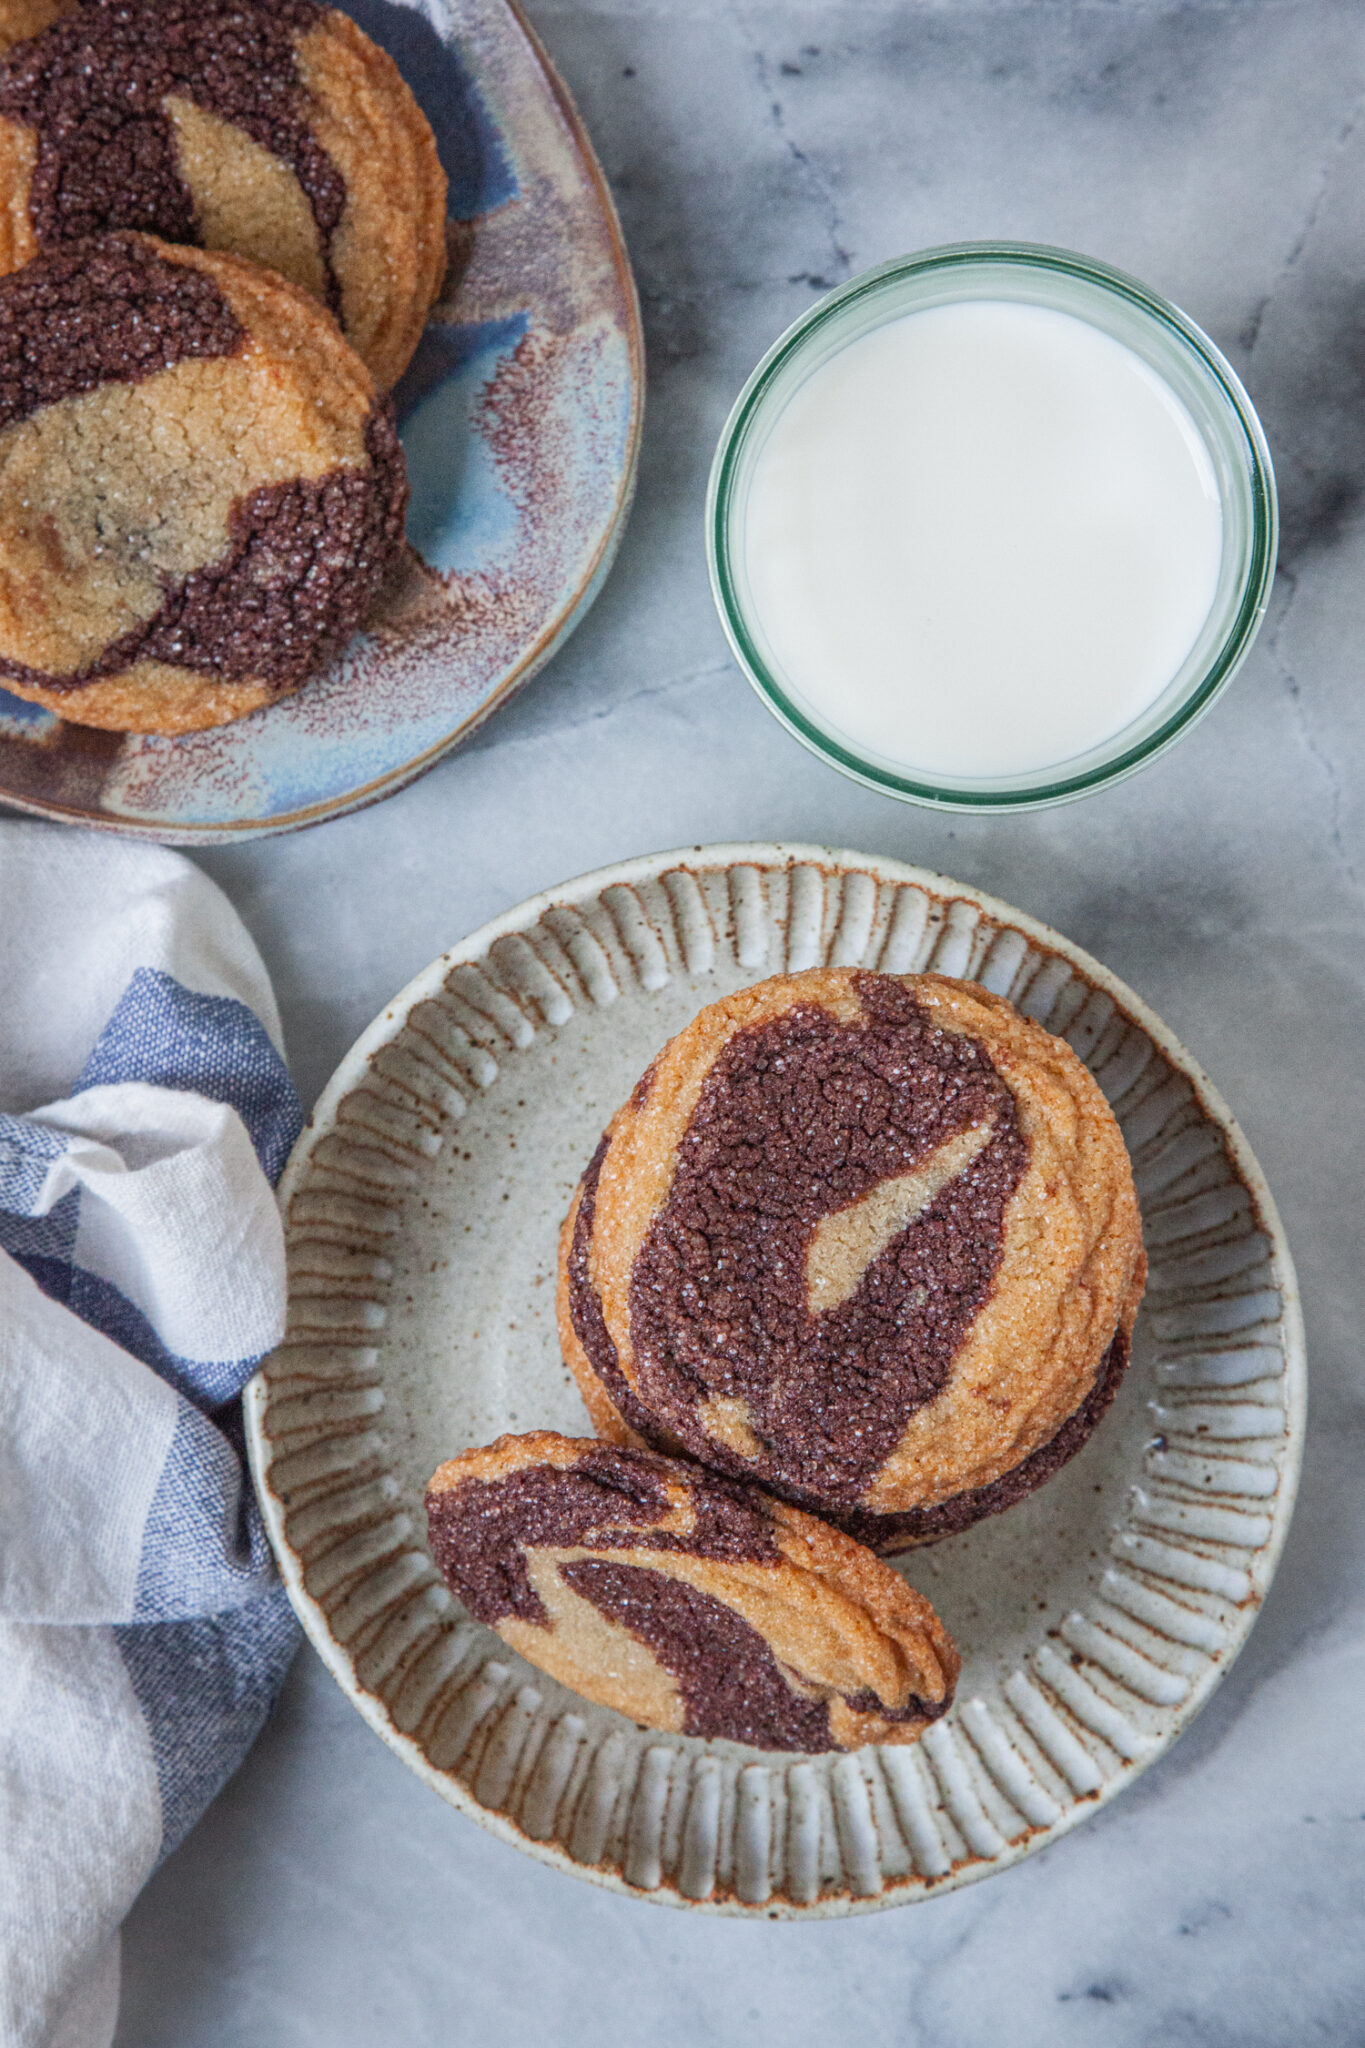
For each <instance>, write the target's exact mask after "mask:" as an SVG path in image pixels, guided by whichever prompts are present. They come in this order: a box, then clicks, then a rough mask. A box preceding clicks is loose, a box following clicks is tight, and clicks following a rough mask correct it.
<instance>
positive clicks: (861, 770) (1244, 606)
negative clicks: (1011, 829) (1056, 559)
mask: <svg viewBox="0 0 1365 2048" xmlns="http://www.w3.org/2000/svg"><path fill="white" fill-rule="evenodd" d="M993 263H995V264H999V265H1000V266H1001V267H1002V269H1003V268H1004V267H1006V266H1010V267H1013V268H1015V269H1018V268H1020V267H1023V268H1027V269H1030V270H1035V271H1038V272H1040V273H1042V274H1044V275H1046V274H1047V273H1049V272H1051V273H1057V274H1060V275H1062V276H1065V277H1067V278H1071V279H1076V280H1079V281H1080V282H1081V283H1082V284H1087V285H1091V286H1095V287H1098V288H1099V289H1100V290H1101V291H1104V292H1106V293H1108V294H1110V295H1111V296H1113V297H1115V298H1117V299H1120V300H1122V301H1124V302H1126V303H1127V304H1128V305H1129V306H1131V307H1133V308H1135V309H1136V310H1137V311H1138V312H1139V314H1141V315H1143V316H1145V317H1146V318H1147V319H1149V320H1151V321H1153V322H1155V323H1156V325H1157V326H1158V328H1160V329H1161V330H1162V331H1163V332H1164V333H1165V334H1166V335H1167V336H1173V337H1174V338H1175V340H1176V342H1177V344H1178V345H1179V346H1180V347H1182V348H1183V349H1184V350H1185V352H1186V353H1187V355H1188V356H1192V357H1193V358H1194V360H1195V362H1196V363H1197V364H1198V366H1199V368H1200V369H1201V370H1202V371H1203V373H1204V375H1205V376H1206V377H1207V378H1208V379H1209V380H1210V381H1211V382H1212V384H1213V385H1214V386H1215V387H1216V389H1217V391H1218V392H1219V393H1220V394H1221V396H1222V398H1223V400H1224V401H1225V403H1226V406H1227V409H1228V412H1229V414H1230V416H1231V418H1232V419H1233V420H1234V421H1235V422H1236V426H1237V430H1238V439H1239V443H1240V448H1241V451H1242V452H1243V453H1244V455H1245V459H1246V468H1247V479H1248V485H1249V513H1250V520H1249V528H1250V538H1249V544H1248V547H1247V564H1246V572H1245V575H1244V578H1243V584H1242V592H1241V599H1240V602H1239V604H1238V606H1237V610H1236V612H1235V614H1234V615H1233V617H1232V619H1231V621H1230V623H1229V625H1228V628H1227V630H1226V632H1225V634H1224V636H1223V639H1222V642H1221V644H1220V646H1219V647H1218V648H1217V650H1216V652H1215V653H1214V654H1213V655H1212V657H1211V658H1210V660H1209V661H1208V663H1207V664H1206V666H1205V667H1204V670H1203V672H1202V674H1201V675H1200V676H1199V679H1198V681H1197V682H1195V683H1194V684H1193V685H1192V686H1191V687H1190V688H1189V689H1188V690H1187V691H1186V693H1185V694H1184V695H1183V696H1182V697H1181V698H1180V699H1179V701H1178V702H1177V703H1176V704H1174V705H1173V706H1172V708H1171V710H1170V712H1169V714H1168V715H1167V717H1166V718H1165V719H1164V720H1163V721H1162V723H1161V724H1160V725H1159V726H1158V727H1157V728H1156V729H1155V730H1154V731H1152V732H1150V733H1148V734H1146V735H1145V736H1144V737H1143V738H1142V739H1140V740H1137V741H1135V742H1134V743H1133V744H1132V745H1130V746H1129V747H1127V748H1125V749H1123V750H1122V751H1121V752H1118V753H1116V754H1114V755H1113V756H1112V757H1110V758H1108V759H1106V760H1103V761H1101V762H1098V763H1096V764H1093V765H1092V766H1090V767H1088V768H1086V769H1084V770H1082V771H1080V772H1078V773H1076V774H1073V775H1065V774H1062V775H1058V776H1057V777H1056V779H1054V780H1049V781H1046V782H1043V781H1036V782H1033V783H1029V784H1026V785H1021V786H1019V787H1016V788H1009V787H1000V788H979V789H972V788H964V787H960V786H955V785H953V784H951V783H949V784H941V783H940V784H935V783H932V782H927V781H919V780H916V778H915V777H914V776H913V775H900V774H897V773H895V772H894V771H892V770H891V769H888V768H884V767H882V766H880V765H878V764H876V763H873V762H870V761H867V760H865V759H863V758H862V757H861V756H859V755H858V754H856V753H854V752H853V751H851V750H850V749H849V748H848V747H846V746H844V745H843V744H841V742H840V741H839V740H837V739H835V738H833V737H832V735H831V734H830V733H828V732H827V731H825V730H824V728H823V727H821V726H819V725H817V724H816V723H815V722H814V721H813V720H812V719H811V718H810V717H809V716H808V715H807V714H806V713H805V712H804V711H803V710H801V709H800V707H799V706H797V705H796V704H794V703H793V702H792V701H791V699H790V698H789V697H788V696H787V694H786V692H785V691H784V689H783V687H782V685H781V684H780V683H779V682H778V681H777V679H776V677H775V676H774V675H773V674H772V672H771V670H770V669H769V667H768V665H767V663H766V661H765V660H764V657H763V655H762V654H761V653H760V651H759V648H758V646H757V644H756V642H755V640H754V637H753V635H752V634H751V632H750V630H749V625H748V621H747V619H746V617H745V611H744V606H743V603H742V602H741V600H740V597H739V594H738V591H737V588H736V580H735V577H734V573H733V570H732V567H731V551H730V513H731V507H732V502H733V494H734V488H735V482H736V477H737V474H738V469H739V463H740V460H741V457H742V455H743V453H744V450H745V447H746V443H747V440H748V436H749V434H750V431H751V429H752V427H753V425H754V423H755V421H756V419H757V417H758V415H759V413H760V411H761V409H762V407H763V404H764V401H765V400H766V398H767V396H768V393H769V391H770V390H771V388H772V386H773V384H774V382H775V381H776V379H777V378H778V376H779V375H780V374H781V373H782V371H783V370H784V369H785V368H786V366H787V365H788V363H790V361H791V360H792V358H793V357H794V356H796V355H798V354H799V353H800V352H801V351H802V350H803V349H804V348H805V347H806V346H807V344H808V343H809V342H810V340H811V338H812V336H814V335H815V334H817V333H819V332H820V331H822V330H823V329H824V328H826V327H827V326H828V325H829V324H830V322H831V321H833V320H835V319H837V318H838V317H840V316H841V315H842V314H844V313H845V312H846V311H847V310H848V309H849V308H850V307H852V306H856V305H858V304H859V303H861V302H862V301H864V300H868V299H873V298H875V297H876V296H877V295H878V294H880V293H881V292H883V291H884V290H886V288H887V287H888V286H890V285H894V284H898V283H900V282H902V281H903V280H905V279H907V278H911V277H918V276H926V275H929V274H932V273H934V272H944V271H951V270H953V269H958V268H965V267H967V266H968V265H970V266H973V267H976V266H981V265H990V264H993ZM890 317H893V318H894V317H896V316H895V315H891V316H890ZM1078 317H1079V316H1078ZM1278 535H1279V511H1278V505H1277V501H1276V494H1275V472H1274V466H1273V464H1272V462H1271V457H1270V450H1269V448H1268V446H1267V445H1266V439H1265V434H1264V432H1263V431H1262V428H1261V423H1260V421H1259V419H1258V418H1257V417H1256V411H1255V408H1254V407H1253V405H1252V403H1251V400H1250V399H1249V398H1248V396H1247V394H1246V391H1245V390H1244V389H1243V386H1242V382H1241V379H1240V378H1239V377H1238V375H1237V373H1236V371H1235V370H1234V369H1233V367H1232V365H1231V364H1230V363H1229V362H1228V361H1227V359H1226V357H1225V356H1224V355H1223V354H1222V352H1221V350H1219V349H1218V348H1217V347H1216V346H1215V345H1214V343H1213V342H1212V341H1210V339H1209V337H1208V336H1207V335H1206V334H1205V333H1204V332H1203V330H1202V329H1201V328H1199V327H1197V326H1196V325H1195V323H1194V321H1193V320H1191V319H1189V318H1188V317H1187V315H1186V314H1184V313H1182V312H1181V311H1180V309H1179V307H1178V306H1174V305H1172V304H1171V303H1170V302H1169V301H1168V300H1166V299H1163V298H1160V297H1159V296H1158V295H1157V294H1156V293H1155V292H1151V291H1149V290H1148V289H1147V287H1146V286H1145V285H1143V284H1141V283H1139V282H1138V280H1137V279H1136V278H1133V277H1129V276H1128V275H1127V274H1126V273H1125V272H1124V271H1121V270H1115V269H1113V268H1112V267H1111V266H1110V265H1109V264H1107V263H1101V262H1098V261H1097V260H1095V259H1094V258H1091V257H1088V256H1081V255H1078V254H1076V253H1075V252H1074V251H1073V250H1070V249H1056V248H1051V247H1048V246H1047V245H1046V244H1041V243H1033V242H952V243H946V244H944V245H942V246H940V247H937V248H933V249H924V250H921V251H919V252H918V253H917V254H915V255H911V256H898V257H893V258H892V259H891V261H890V262H888V263H882V264H878V265H877V267H876V268H875V269H872V270H866V271H863V272H861V273H860V274H859V275H858V276H857V277H854V278H850V279H849V281H848V283H847V284H843V285H840V286H839V287H838V288H837V289H836V290H834V291H832V292H829V293H827V294H826V296H825V297H824V298H822V299H820V300H819V301H818V302H817V303H816V304H815V305H814V306H812V307H810V309H809V310H808V311H807V312H805V313H803V314H802V315H801V317H800V319H798V320H796V321H794V322H793V324H792V325H791V326H790V327H789V328H788V329H787V330H786V332H785V333H784V334H782V335H780V336H779V337H778V339H777V340H776V341H775V342H774V343H773V345H772V347H771V348H770V349H769V350H768V352H767V354H766V355H765V356H764V357H763V358H762V360H761V361H760V362H759V363H758V365H757V367H756V368H755V369H754V371H753V373H752V374H751V376H750V377H749V379H748V381H747V382H746V383H745V385H744V388H743V390H742V391H741V392H740V394H739V397H738V398H737V399H736V400H735V403H734V405H733V407H732V408H731V411H730V416H729V418H728V419H727V420H726V422H725V426H724V428H723V429H722V431H721V436H720V440H719V443H718V444H717V448H716V454H715V458H714V460H713V462H712V465H711V475H710V481H709V484H708V487H707V494H706V557H707V567H708V569H709V571H710V577H711V591H712V595H713V597H714V599H715V602H716V609H717V611H718V612H719V614H720V621H721V625H722V627H723V628H724V631H725V635H726V638H727V639H728V641H729V643H730V647H731V650H732V652H733V653H734V655H735V658H736V660H737V661H738V662H739V665H740V667H741V668H742V669H743V671H744V673H745V675H746V676H747V678H748V680H749V682H750V683H751V684H752V685H753V688H754V689H755V690H756V691H757V693H758V695H759V697H760V698H761V699H762V701H763V702H764V703H765V704H766V705H767V707H768V709H769V710H770V711H771V712H772V713H773V715H774V716H775V717H776V718H777V719H778V720H780V722H781V723H782V724H783V725H784V726H785V727H786V728H787V730H788V732H790V733H791V734H792V735H793V737H794V738H795V739H798V740H800V741H801V743H802V744H803V745H804V746H806V747H808V748H809V749H810V751H811V752H812V753H813V754H816V755H818V756H819V758H820V759H821V760H823V761H825V762H827V763H828V764H829V765H830V766H831V767H834V768H838V769H840V770H841V771H842V772H843V773H844V774H845V775H849V776H851V777H852V778H853V779H854V781H856V782H861V783H863V784H865V786H866V787H867V788H869V789H875V790H880V791H881V792H882V793H883V794H884V795H888V796H895V797H900V798H902V799H903V800H905V801H906V802H909V803H918V804H928V805H932V806H934V807H936V808H938V809H940V810H953V811H1017V810H1036V809H1040V808H1041V807H1043V806H1044V805H1050V804H1058V803H1066V802H1069V801H1070V800H1072V799H1073V798H1076V797H1081V796H1087V795H1089V794H1090V793H1091V792H1092V791H1094V790H1096V789H1100V788H1103V787H1105V786H1107V785H1108V784H1109V783H1112V782H1118V781H1121V780H1123V779H1124V778H1125V777H1127V776H1129V775H1132V774H1135V773H1136V772H1137V770H1138V769H1139V768H1144V767H1146V765H1147V764H1148V762H1150V761H1153V760H1155V759H1156V757H1157V756H1158V755H1159V754H1164V753H1165V752H1166V751H1167V749H1168V748H1169V747H1171V746H1173V745H1174V743H1175V741H1176V740H1178V739H1179V738H1180V737H1181V735H1182V734H1184V733H1186V732H1188V731H1189V729H1190V727H1191V726H1192V725H1194V724H1195V723H1196V721H1197V720H1198V719H1200V718H1201V717H1202V716H1203V715H1204V713H1205V712H1206V711H1207V710H1208V709H1209V708H1210V706H1211V705H1212V704H1213V702H1214V700H1215V699H1216V698H1217V697H1219V696H1221V694H1222V692H1223V691H1224V690H1225V689H1226V688H1227V686H1228V684H1229V683H1230V682H1231V681H1232V678H1233V676H1234V675H1235V674H1236V672H1237V670H1238V669H1239V668H1240V667H1241V665H1242V663H1243V661H1244V660H1245V659H1246V656H1247V655H1248V653H1249V652H1250V650H1251V646H1252V643H1253V641H1254V640H1255V638H1256V635H1257V632H1258V631H1259V630H1260V626H1261V623H1262V621H1263V619H1264V617H1265V613H1266V608H1267V606H1268V604H1269V601H1270V589H1271V585H1272V583H1273V582H1274V578H1275V556H1276V549H1277V545H1278ZM1062 766H1063V767H1064V766H1065V764H1064V763H1063V764H1062ZM1042 772H1043V773H1047V772H1048V771H1042ZM1002 780H1003V778H1002Z"/></svg>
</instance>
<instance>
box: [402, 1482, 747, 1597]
mask: <svg viewBox="0 0 1365 2048" xmlns="http://www.w3.org/2000/svg"><path fill="white" fill-rule="evenodd" d="M671 1477H674V1478H675V1477H676V1470H675V1468H674V1467H673V1466H672V1465H671V1464H670V1463H669V1461H668V1460H667V1459H664V1458H656V1457H653V1456H651V1455H650V1454H648V1453H646V1452H640V1451H634V1452H629V1453H622V1452H619V1451H615V1450H611V1449H608V1447H607V1446H606V1445H605V1444H590V1445H589V1447H588V1448H587V1449H586V1450H584V1452H583V1454H582V1456H581V1457H580V1458H579V1459H578V1460H577V1461H576V1462H575V1463H574V1464H573V1465H572V1466H570V1467H567V1468H561V1467H558V1466H551V1465H546V1464H531V1465H528V1466H526V1467H524V1468H522V1469H520V1470H515V1471H513V1472H511V1473H509V1474H508V1475H507V1476H506V1477H500V1478H498V1479H496V1480H481V1479H474V1478H471V1479H467V1480H466V1481H465V1482H464V1484H463V1485H461V1486H459V1487H456V1488H453V1489H451V1490H449V1491H447V1492H444V1493H434V1494H433V1495H432V1496H431V1498H430V1499H429V1500H428V1503H427V1515H428V1523H429V1527H430V1534H431V1554H432V1556H433V1557H434V1558H435V1560H436V1562H437V1564H438V1565H439V1566H440V1568H441V1570H442V1571H443V1572H444V1573H445V1574H446V1576H447V1578H448V1579H450V1581H451V1583H452V1584H453V1585H454V1586H455V1587H456V1589H457V1591H458V1592H459V1595H460V1598H461V1599H462V1600H463V1601H464V1604H465V1606H466V1607H467V1608H468V1609H469V1611H470V1613H471V1614H472V1615H473V1616H474V1617H475V1619H476V1620H478V1621H483V1622H487V1624H488V1626H489V1627H490V1628H496V1627H497V1625H498V1623H499V1622H500V1621H501V1620H502V1618H503V1616H504V1615H507V1614H514V1615H516V1616H517V1618H518V1620H521V1621H535V1622H540V1623H542V1624H544V1623H546V1622H548V1619H549V1616H548V1615H547V1613H546V1611H545V1607H544V1605H543V1603H542V1602H541V1599H540V1597H539V1595H538V1594H537V1593H536V1592H535V1590H534V1588H533V1587H532V1585H531V1582H530V1580H529V1579H528V1577H527V1575H526V1552H527V1551H528V1550H539V1549H543V1548H544V1547H545V1546H546V1545H547V1544H554V1545H562V1544H570V1545H572V1544H580V1543H590V1544H591V1545H592V1547H593V1549H594V1550H686V1551H687V1552H688V1554H689V1555H690V1556H693V1557H710V1558H732V1559H736V1558H748V1559H751V1560H752V1559H764V1560H766V1561H768V1562H772V1561H773V1560H775V1559H776V1557H777V1546H776V1543H775V1541H774V1538H773V1535H772V1532H771V1530H770V1529H769V1528H768V1526H767V1525H766V1524H765V1523H764V1522H763V1521H762V1519H761V1518H760V1517H758V1516H756V1515H755V1514H754V1511H753V1507H752V1505H751V1503H750V1501H749V1500H748V1498H747V1497H746V1494H745V1491H744V1489H743V1488H742V1487H738V1486H735V1485H733V1484H732V1483H731V1482H730V1481H728V1480H725V1479H720V1478H717V1477H716V1476H715V1475H714V1474H711V1473H702V1472H698V1473H696V1474H695V1475H693V1474H692V1473H691V1472H689V1474H688V1483H689V1486H690V1488H691V1492H690V1504H691V1510H692V1512H691V1515H690V1516H689V1521H688V1528H687V1533H686V1535H685V1536H683V1535H680V1534H679V1533H678V1532H677V1531H676V1530H675V1529H672V1528H670V1527H668V1526H667V1525H666V1524H667V1517H668V1514H669V1496H668V1489H667V1485H666V1482H667V1480H668V1479H669V1478H671ZM661 1521H662V1522H663V1523H664V1524H665V1526H662V1527H661V1526H660V1523H661Z"/></svg>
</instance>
